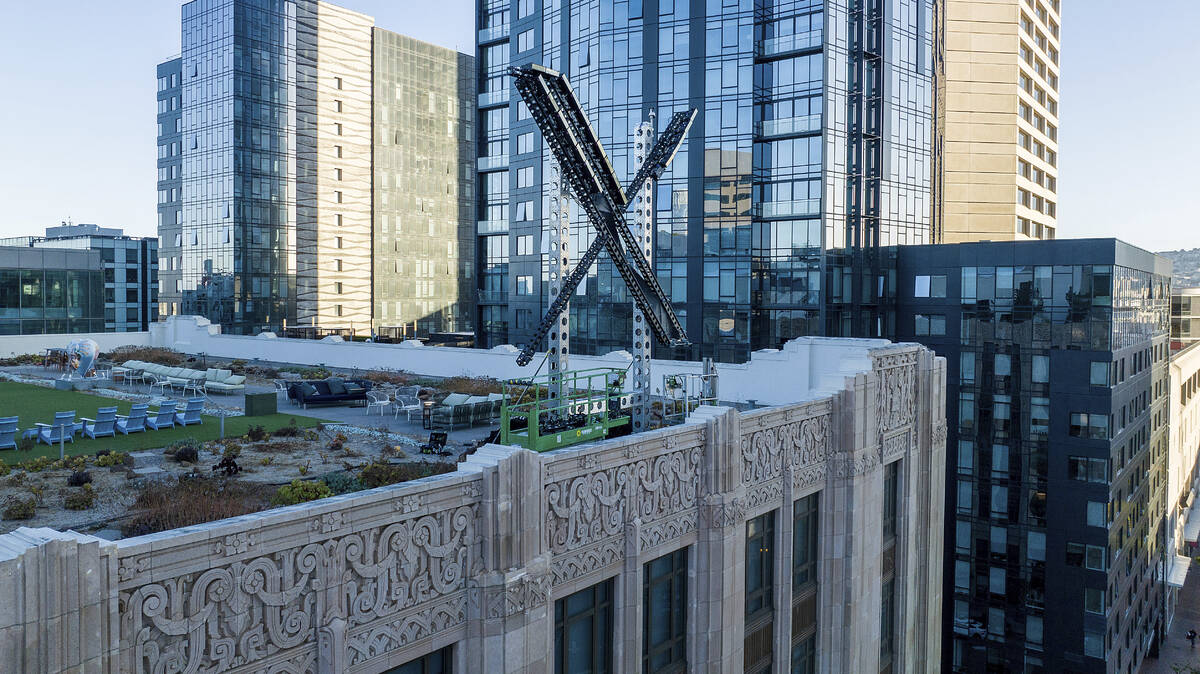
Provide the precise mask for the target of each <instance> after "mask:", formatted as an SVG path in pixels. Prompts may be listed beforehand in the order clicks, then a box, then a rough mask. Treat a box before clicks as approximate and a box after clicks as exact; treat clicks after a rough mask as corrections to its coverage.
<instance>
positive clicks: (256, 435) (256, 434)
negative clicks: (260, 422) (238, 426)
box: [246, 426, 271, 442]
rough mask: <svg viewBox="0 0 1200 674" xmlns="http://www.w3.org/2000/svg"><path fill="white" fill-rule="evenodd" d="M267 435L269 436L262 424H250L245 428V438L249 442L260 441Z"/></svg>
mask: <svg viewBox="0 0 1200 674" xmlns="http://www.w3.org/2000/svg"><path fill="white" fill-rule="evenodd" d="M269 437H271V436H270V434H269V433H267V429H265V428H263V427H262V426H251V427H250V428H249V429H247V430H246V439H247V440H249V441H250V442H262V441H263V440H266V439H267V438H269Z"/></svg>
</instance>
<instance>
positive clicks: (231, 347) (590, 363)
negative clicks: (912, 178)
mask: <svg viewBox="0 0 1200 674" xmlns="http://www.w3.org/2000/svg"><path fill="white" fill-rule="evenodd" d="M79 337H91V338H93V339H95V340H96V341H97V342H98V343H99V344H100V349H101V351H108V350H111V349H113V348H115V347H118V346H123V345H126V344H128V345H135V346H154V347H164V348H169V349H175V350H177V351H181V352H183V353H189V354H201V353H203V354H205V355H206V356H209V357H214V358H229V359H235V358H240V359H242V360H247V361H252V360H261V361H266V362H274V363H293V364H298V365H324V366H328V367H337V368H347V369H353V368H358V369H363V370H367V369H390V370H403V371H406V372H412V373H414V374H419V375H426V376H433V377H455V376H460V375H462V376H469V377H492V378H495V379H501V380H503V379H512V378H516V377H528V376H530V375H531V374H533V372H534V371H535V370H536V363H535V364H533V365H530V366H528V367H518V366H517V364H516V357H517V353H518V351H519V350H518V349H517V348H516V347H514V346H510V345H505V346H498V347H495V348H492V349H487V350H484V349H462V348H455V347H442V346H424V345H422V344H421V343H420V342H416V341H409V342H404V343H402V344H372V343H366V342H344V341H341V340H340V339H333V340H329V341H325V340H310V339H287V338H281V337H276V336H275V335H274V333H263V334H260V335H257V336H253V337H250V336H244V335H225V334H222V333H221V326H219V325H214V324H212V323H210V322H209V321H208V320H207V319H205V318H201V317H199V316H169V317H167V319H166V320H165V321H161V322H158V323H154V324H152V325H151V327H150V331H149V332H125V333H100V334H89V335H5V336H0V357H8V356H15V355H19V354H26V353H41V352H42V351H43V350H44V349H45V348H46V347H51V346H62V347H65V346H66V345H67V343H69V342H70V341H71V340H73V339H76V338H79ZM888 344H890V342H888V341H886V340H882V339H833V338H824V337H801V338H798V339H793V340H791V341H790V342H788V343H787V344H785V345H784V347H783V348H782V349H764V350H761V351H755V352H754V353H752V354H751V359H750V361H749V362H747V363H738V364H731V363H717V364H716V368H717V373H718V374H719V375H720V377H719V379H720V399H721V400H723V401H727V402H749V401H752V400H753V401H755V402H757V403H758V404H762V405H787V404H790V403H794V402H798V401H802V400H811V399H815V398H819V397H821V396H823V395H827V394H829V393H831V392H833V391H836V390H839V389H840V388H841V386H842V382H843V380H844V379H845V378H846V377H847V376H852V375H853V374H854V373H856V372H860V371H862V370H864V369H866V368H870V366H871V362H870V358H869V356H868V353H869V352H870V350H871V349H877V348H881V347H883V346H887V345H888ZM632 362H633V357H632V355H630V353H629V352H627V351H614V352H611V353H607V354H604V355H601V356H584V355H578V354H575V355H572V356H571V365H572V367H575V368H578V369H588V368H598V367H610V368H622V369H623V368H627V367H628V366H629V365H630V364H631V363H632ZM702 367H703V366H702V364H701V363H699V362H696V361H675V360H653V361H651V376H652V379H651V386H652V387H653V389H654V390H655V392H660V391H658V389H661V387H662V377H663V376H664V375H674V374H697V375H698V374H702ZM632 384H633V378H632V377H630V378H628V379H627V381H626V386H632Z"/></svg>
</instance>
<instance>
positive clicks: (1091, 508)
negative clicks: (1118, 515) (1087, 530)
mask: <svg viewBox="0 0 1200 674" xmlns="http://www.w3.org/2000/svg"><path fill="white" fill-rule="evenodd" d="M1107 507H1108V504H1107V503H1101V502H1099V501H1088V504H1087V523H1088V526H1089V527H1100V528H1102V529H1106V528H1108V517H1107V515H1106V514H1105V509H1106V508H1107Z"/></svg>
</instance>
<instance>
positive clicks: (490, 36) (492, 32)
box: [479, 23, 508, 46]
mask: <svg viewBox="0 0 1200 674" xmlns="http://www.w3.org/2000/svg"><path fill="white" fill-rule="evenodd" d="M507 38H508V24H507V23H506V24H504V25H503V26H492V27H491V28H483V29H480V31H479V45H480V46H483V45H484V44H487V43H488V42H497V41H499V40H504V39H507Z"/></svg>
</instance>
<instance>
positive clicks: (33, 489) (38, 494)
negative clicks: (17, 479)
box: [29, 484, 46, 503]
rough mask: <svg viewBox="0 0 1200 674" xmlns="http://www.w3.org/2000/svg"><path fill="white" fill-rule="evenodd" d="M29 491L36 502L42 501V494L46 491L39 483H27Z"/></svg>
mask: <svg viewBox="0 0 1200 674" xmlns="http://www.w3.org/2000/svg"><path fill="white" fill-rule="evenodd" d="M29 493H30V494H33V498H34V499H35V500H36V501H37V502H38V503H41V502H42V494H45V493H46V488H45V487H43V486H42V485H40V484H31V485H29Z"/></svg>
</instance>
